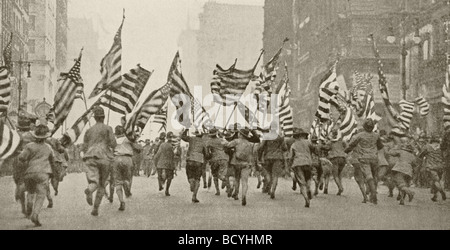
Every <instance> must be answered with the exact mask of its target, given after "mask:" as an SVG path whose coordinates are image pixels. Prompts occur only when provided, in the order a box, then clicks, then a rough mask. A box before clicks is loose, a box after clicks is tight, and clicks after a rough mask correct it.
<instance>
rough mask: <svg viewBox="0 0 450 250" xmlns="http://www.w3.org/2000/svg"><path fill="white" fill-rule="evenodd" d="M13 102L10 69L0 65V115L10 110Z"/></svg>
mask: <svg viewBox="0 0 450 250" xmlns="http://www.w3.org/2000/svg"><path fill="white" fill-rule="evenodd" d="M10 103H11V79H10V77H9V70H8V69H7V68H5V67H0V115H1V114H4V113H6V112H7V111H8V107H9V104H10Z"/></svg>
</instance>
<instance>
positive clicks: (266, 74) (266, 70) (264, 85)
mask: <svg viewBox="0 0 450 250" xmlns="http://www.w3.org/2000/svg"><path fill="white" fill-rule="evenodd" d="M288 41H289V39H288V38H286V39H284V41H283V45H282V46H281V48H280V49H279V50H278V52H277V53H276V54H275V56H273V57H272V59H270V61H269V62H268V63H267V64H266V65H265V66H264V67H263V70H262V72H261V75H260V78H261V84H260V85H259V86H258V87H259V88H258V89H257V90H256V91H257V92H260V93H264V92H267V93H269V94H271V93H272V84H273V83H274V82H275V80H276V78H277V75H278V69H279V60H280V57H281V54H282V52H283V48H284V44H285V43H286V42H288Z"/></svg>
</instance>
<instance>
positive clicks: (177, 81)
mask: <svg viewBox="0 0 450 250" xmlns="http://www.w3.org/2000/svg"><path fill="white" fill-rule="evenodd" d="M168 82H169V83H170V84H171V86H172V87H171V90H170V97H171V99H172V103H173V104H174V105H175V107H176V108H177V112H178V113H179V114H182V110H181V109H182V108H183V106H184V105H183V103H182V102H181V103H180V102H177V101H176V98H175V97H176V96H177V95H186V96H187V97H189V100H186V101H190V107H191V114H192V115H193V122H194V126H195V127H196V128H200V127H204V126H207V125H208V126H209V125H211V124H213V122H212V121H211V119H210V117H209V114H208V113H207V112H206V110H205V109H204V108H203V106H202V105H201V104H200V102H198V100H196V99H195V98H194V97H193V95H192V93H191V91H190V89H189V86H188V85H187V83H186V80H185V79H184V76H183V72H182V70H181V58H180V53H179V52H177V54H176V55H175V58H174V60H173V62H172V66H171V67H170V71H169V76H168ZM179 122H180V123H181V124H183V125H184V126H185V127H188V126H190V125H191V123H190V121H189V120H188V119H186V117H184V116H183V115H179Z"/></svg>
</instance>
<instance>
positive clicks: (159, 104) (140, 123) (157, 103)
mask: <svg viewBox="0 0 450 250" xmlns="http://www.w3.org/2000/svg"><path fill="white" fill-rule="evenodd" d="M171 88H172V84H171V83H170V82H169V83H167V84H166V85H164V86H163V87H161V88H160V89H158V90H155V91H153V92H152V93H151V94H150V95H149V96H148V97H147V98H146V100H145V101H144V103H143V104H142V106H141V107H140V108H139V109H138V110H137V111H136V112H135V113H133V115H132V116H131V117H130V118H129V119H128V120H127V123H126V125H125V128H126V133H127V137H128V138H129V139H130V140H135V138H134V131H135V127H136V126H137V127H138V128H140V129H141V130H144V128H145V126H146V125H147V123H148V122H149V120H150V118H151V117H152V116H153V115H156V114H158V113H159V112H160V111H161V109H162V108H163V107H164V104H166V102H167V99H168V97H169V93H170V90H171Z"/></svg>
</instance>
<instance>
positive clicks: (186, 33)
mask: <svg viewBox="0 0 450 250" xmlns="http://www.w3.org/2000/svg"><path fill="white" fill-rule="evenodd" d="M197 34H198V30H194V29H193V28H192V27H191V23H190V17H188V20H187V25H186V29H185V30H183V31H182V32H181V34H180V36H179V37H178V46H179V47H180V54H181V58H182V59H183V75H184V77H185V78H186V81H188V82H189V84H195V85H198V84H199V81H198V72H197V64H198V41H197Z"/></svg>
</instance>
